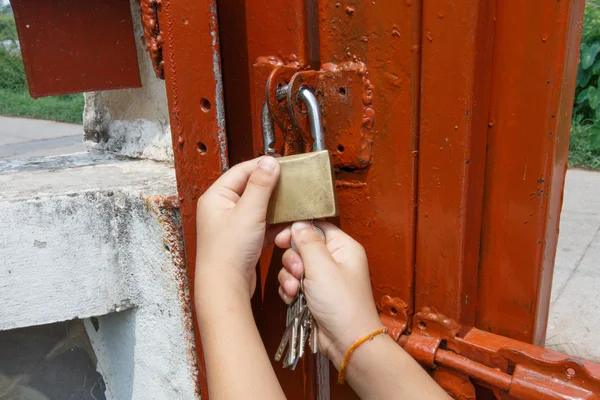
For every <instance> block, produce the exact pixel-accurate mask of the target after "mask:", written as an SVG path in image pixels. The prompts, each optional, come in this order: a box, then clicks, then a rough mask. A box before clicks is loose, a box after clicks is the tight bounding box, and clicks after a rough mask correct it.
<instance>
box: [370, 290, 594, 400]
mask: <svg viewBox="0 0 600 400" xmlns="http://www.w3.org/2000/svg"><path fill="white" fill-rule="evenodd" d="M402 303H404V302H403V301H402V300H401V299H399V298H394V297H390V296H383V297H382V299H381V300H380V302H379V305H383V307H381V306H380V307H378V308H379V310H380V317H381V320H382V322H383V324H384V325H385V326H387V327H388V330H389V331H390V336H392V338H393V339H394V340H396V342H398V343H399V344H400V345H401V346H402V347H403V348H404V350H406V351H407V352H408V353H409V354H410V355H411V356H412V357H413V358H415V359H416V360H417V361H419V363H421V364H422V365H423V366H425V367H427V368H430V369H432V370H433V371H434V373H433V377H434V378H435V379H436V381H437V382H438V383H439V384H440V385H441V386H442V387H443V388H444V389H445V390H446V391H448V392H449V393H450V394H451V395H453V396H454V397H455V398H463V399H474V398H475V397H474V395H475V391H474V386H473V383H474V382H476V383H477V384H479V385H480V386H483V387H486V388H488V389H490V390H491V391H492V392H493V393H494V395H495V396H496V398H497V399H506V398H512V399H523V400H526V399H527V400H530V399H541V398H544V399H546V398H548V399H565V398H568V399H588V400H589V399H600V366H598V365H596V364H593V363H590V362H588V361H585V360H579V359H576V358H573V357H569V356H567V355H564V354H561V353H557V352H555V351H552V350H547V349H544V348H541V347H537V346H533V345H531V344H528V343H523V342H519V341H517V340H513V339H509V338H507V337H504V336H500V335H495V334H492V333H489V332H484V331H481V330H479V329H476V328H471V329H468V330H466V332H467V333H466V334H465V335H464V336H461V332H462V331H464V330H463V329H462V328H463V327H461V325H460V324H459V323H458V322H456V321H454V320H452V319H450V318H447V317H446V316H444V315H443V314H439V313H437V312H436V311H435V310H433V309H430V308H427V307H425V308H423V309H422V310H421V312H418V313H416V314H415V315H414V316H412V318H410V317H408V316H407V315H406V313H402V312H397V311H398V310H397V309H396V312H395V313H390V307H389V305H390V304H402ZM386 305H387V306H386ZM402 326H405V327H408V326H410V327H412V331H408V329H404V330H403V332H402V333H401V334H400V335H398V334H397V329H398V328H399V327H402ZM393 332H394V334H392V333H393ZM465 377H466V378H468V382H467V381H466V378H465Z"/></svg>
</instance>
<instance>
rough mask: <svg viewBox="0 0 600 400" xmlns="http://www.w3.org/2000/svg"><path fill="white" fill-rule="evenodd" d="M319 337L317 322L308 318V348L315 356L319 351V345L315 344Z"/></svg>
mask: <svg viewBox="0 0 600 400" xmlns="http://www.w3.org/2000/svg"><path fill="white" fill-rule="evenodd" d="M318 336H319V325H317V321H315V319H314V318H313V317H312V315H311V316H310V337H309V346H310V350H311V351H312V353H313V354H317V352H318V351H319V345H318V343H317V339H318Z"/></svg>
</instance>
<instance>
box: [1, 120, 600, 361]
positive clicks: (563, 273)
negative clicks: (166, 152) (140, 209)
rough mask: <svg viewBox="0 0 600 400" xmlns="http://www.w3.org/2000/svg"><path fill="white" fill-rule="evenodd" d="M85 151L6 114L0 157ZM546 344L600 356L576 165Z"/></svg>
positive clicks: (75, 135) (587, 212)
mask: <svg viewBox="0 0 600 400" xmlns="http://www.w3.org/2000/svg"><path fill="white" fill-rule="evenodd" d="M81 151H84V147H83V128H82V126H81V125H74V124H64V123H59V122H52V121H41V120H32V119H24V118H9V117H1V116H0V159H2V158H20V157H28V156H43V155H58V154H69V153H75V152H81ZM546 346H547V347H549V348H552V349H555V350H558V351H561V352H565V353H568V354H571V355H573V356H576V357H582V358H587V359H590V360H594V361H597V362H600V173H597V172H589V171H582V170H570V171H569V172H568V173H567V183H566V189H565V199H564V205H563V211H562V215H561V224H560V236H559V243H558V251H557V255H556V267H555V271H554V282H553V286H552V303H551V306H550V318H549V320H548V335H547V342H546Z"/></svg>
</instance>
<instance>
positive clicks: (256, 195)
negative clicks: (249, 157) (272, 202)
mask: <svg viewBox="0 0 600 400" xmlns="http://www.w3.org/2000/svg"><path fill="white" fill-rule="evenodd" d="M278 179H279V163H278V162H277V160H275V159H274V158H273V157H263V158H262V159H261V160H260V162H259V163H258V168H256V169H255V170H254V171H253V172H252V174H251V175H250V178H249V179H248V184H247V185H246V189H244V193H243V194H242V198H241V199H240V200H239V201H238V203H237V205H236V209H238V210H239V212H240V213H241V214H243V215H249V216H252V218H255V219H256V220H257V222H264V221H265V219H266V216H267V206H268V205H269V199H270V198H271V193H272V192H273V189H275V186H276V185H277V180H278Z"/></svg>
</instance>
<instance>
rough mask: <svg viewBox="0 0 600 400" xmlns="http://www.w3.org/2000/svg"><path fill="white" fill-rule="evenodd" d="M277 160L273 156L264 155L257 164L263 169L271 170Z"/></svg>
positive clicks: (273, 168) (273, 169)
mask: <svg viewBox="0 0 600 400" xmlns="http://www.w3.org/2000/svg"><path fill="white" fill-rule="evenodd" d="M276 164H277V161H276V160H275V159H274V158H273V157H265V158H263V159H262V160H260V162H259V163H258V166H259V167H260V168H262V169H264V170H265V171H268V172H273V171H275V168H276V167H277V165H276Z"/></svg>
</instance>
